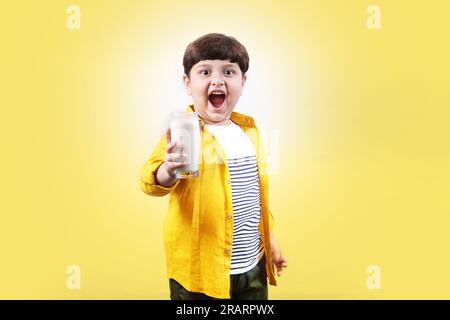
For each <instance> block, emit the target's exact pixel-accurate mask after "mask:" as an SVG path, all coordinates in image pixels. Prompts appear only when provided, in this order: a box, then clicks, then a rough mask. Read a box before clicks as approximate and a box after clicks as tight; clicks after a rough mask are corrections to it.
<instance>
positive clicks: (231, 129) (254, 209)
mask: <svg viewBox="0 0 450 320" xmlns="http://www.w3.org/2000/svg"><path fill="white" fill-rule="evenodd" d="M206 128H207V129H208V131H210V132H211V133H212V134H213V135H214V137H215V138H216V139H217V141H218V142H219V144H220V146H221V147H222V148H223V150H224V153H225V155H226V158H227V163H228V170H229V173H230V180H231V197H232V202H233V246H232V255H231V267H230V274H241V273H245V272H247V271H249V270H251V269H252V268H253V267H255V266H256V265H257V264H258V261H259V259H260V257H261V255H262V253H263V245H262V241H261V236H260V234H259V231H258V225H259V223H260V198H259V181H258V167H257V164H256V154H255V151H254V149H253V145H252V143H251V141H250V139H249V138H248V137H247V135H246V134H245V132H244V131H243V130H242V129H241V128H240V127H239V126H238V125H236V124H234V123H233V122H231V124H230V125H206ZM236 142H239V143H236Z"/></svg>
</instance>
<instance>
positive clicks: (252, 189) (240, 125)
mask: <svg viewBox="0 0 450 320" xmlns="http://www.w3.org/2000/svg"><path fill="white" fill-rule="evenodd" d="M183 65H184V73H185V74H184V75H183V81H184V84H185V87H186V90H187V93H188V94H189V95H190V96H192V99H193V105H190V106H189V107H188V108H187V110H186V111H188V112H194V111H195V112H197V114H198V116H199V122H200V124H199V125H200V128H201V129H200V134H201V156H200V160H199V162H200V163H199V175H198V177H194V178H189V179H177V178H176V176H175V170H176V169H177V168H180V167H182V166H183V165H184V163H183V161H184V160H185V159H186V158H185V157H184V155H182V154H179V153H178V152H175V149H176V148H178V147H181V146H182V145H180V143H178V144H176V143H174V142H171V139H170V129H168V130H167V132H166V134H165V135H163V136H162V137H161V140H160V142H159V144H158V145H157V147H156V148H155V149H154V151H153V153H152V154H151V156H150V158H149V159H148V161H147V162H146V163H145V164H144V166H143V167H142V169H141V176H140V177H141V181H140V183H141V189H142V190H143V191H144V192H145V193H147V194H149V195H153V196H163V195H166V194H168V193H170V201H169V210H168V213H167V215H166V217H165V221H164V244H165V250H166V262H167V276H168V278H169V286H170V297H171V299H173V300H178V299H213V298H219V299H230V298H231V299H259V300H264V299H267V298H268V289H267V278H269V283H270V284H271V285H276V280H275V276H274V266H275V267H276V271H277V274H278V275H279V276H280V275H281V274H282V271H283V269H284V268H286V267H287V260H286V259H285V258H284V257H283V256H282V254H281V252H280V249H279V246H278V244H277V241H276V240H275V236H274V234H273V218H272V215H271V213H270V210H269V208H268V182H267V165H266V162H265V159H264V151H263V149H262V144H261V138H260V135H259V132H258V129H257V127H256V126H255V122H254V120H253V118H251V117H249V116H246V115H244V114H240V113H237V112H233V109H234V107H235V106H236V103H237V102H238V100H239V97H240V96H241V93H242V89H243V87H244V84H245V81H246V79H247V75H246V72H247V70H248V67H249V57H248V53H247V50H246V49H245V47H244V46H243V45H242V44H240V43H239V42H238V41H237V40H236V39H234V38H233V37H229V36H225V35H223V34H217V33H211V34H207V35H205V36H203V37H200V38H199V39H197V40H195V41H194V42H192V43H191V44H189V45H188V47H187V48H186V51H185V54H184V58H183Z"/></svg>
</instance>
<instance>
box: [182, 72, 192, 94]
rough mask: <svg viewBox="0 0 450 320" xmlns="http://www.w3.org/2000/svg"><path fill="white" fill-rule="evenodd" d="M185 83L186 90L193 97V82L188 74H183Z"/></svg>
mask: <svg viewBox="0 0 450 320" xmlns="http://www.w3.org/2000/svg"><path fill="white" fill-rule="evenodd" d="M183 83H184V87H185V88H186V92H187V94H188V95H190V96H191V95H192V92H191V80H189V78H188V76H187V75H186V74H183Z"/></svg>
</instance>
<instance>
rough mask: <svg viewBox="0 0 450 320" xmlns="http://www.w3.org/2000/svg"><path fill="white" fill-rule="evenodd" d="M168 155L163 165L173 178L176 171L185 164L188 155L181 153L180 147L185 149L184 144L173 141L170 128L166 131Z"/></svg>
mask: <svg viewBox="0 0 450 320" xmlns="http://www.w3.org/2000/svg"><path fill="white" fill-rule="evenodd" d="M166 140H167V145H166V156H165V160H164V164H163V166H164V167H165V169H166V171H167V174H168V175H169V176H170V177H171V178H175V171H176V169H178V168H181V167H183V166H184V165H185V163H184V162H185V160H186V155H184V154H180V153H179V152H178V149H181V150H183V144H182V143H181V142H172V140H171V137H170V128H169V129H167V131H166Z"/></svg>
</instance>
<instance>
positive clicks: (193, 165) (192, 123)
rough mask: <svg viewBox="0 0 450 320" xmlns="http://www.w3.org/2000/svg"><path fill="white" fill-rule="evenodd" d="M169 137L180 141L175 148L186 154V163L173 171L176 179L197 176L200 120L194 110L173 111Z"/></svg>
mask: <svg viewBox="0 0 450 320" xmlns="http://www.w3.org/2000/svg"><path fill="white" fill-rule="evenodd" d="M170 133H171V136H170V139H171V140H172V142H174V141H177V142H181V143H182V144H183V146H182V147H181V148H178V150H176V151H177V152H178V153H180V154H185V155H186V163H185V165H184V166H183V167H182V168H178V169H177V170H176V172H175V174H176V177H177V178H178V179H185V178H193V177H197V176H198V157H199V152H200V122H199V120H198V115H197V113H196V112H175V113H172V114H171V117H170Z"/></svg>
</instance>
